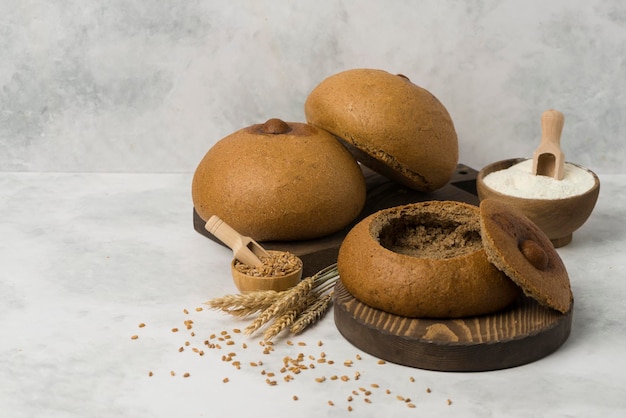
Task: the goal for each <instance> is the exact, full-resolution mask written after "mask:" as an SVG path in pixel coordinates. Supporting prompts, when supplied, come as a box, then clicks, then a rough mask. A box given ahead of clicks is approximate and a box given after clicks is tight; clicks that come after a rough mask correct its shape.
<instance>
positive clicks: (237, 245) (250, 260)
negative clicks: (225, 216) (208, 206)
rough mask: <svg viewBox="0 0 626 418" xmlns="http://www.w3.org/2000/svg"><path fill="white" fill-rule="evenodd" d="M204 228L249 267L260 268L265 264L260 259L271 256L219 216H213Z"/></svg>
mask: <svg viewBox="0 0 626 418" xmlns="http://www.w3.org/2000/svg"><path fill="white" fill-rule="evenodd" d="M204 227H205V228H206V230H207V231H209V232H210V233H211V234H213V235H215V237H216V238H218V239H219V240H220V241H222V242H223V243H224V244H226V245H228V247H230V249H231V250H233V254H234V255H235V258H236V259H237V260H239V261H241V262H242V263H244V264H247V265H248V266H252V267H258V266H260V265H261V264H263V262H262V261H261V260H260V257H269V256H270V255H269V254H268V253H267V251H265V249H264V248H263V247H261V245H259V243H257V242H256V241H255V240H253V239H252V238H250V237H245V236H243V235H241V234H240V233H239V232H237V231H235V230H234V229H233V228H232V227H231V226H230V225H228V224H227V223H226V222H224V221H223V220H222V219H220V218H219V217H218V216H217V215H213V216H211V218H210V219H209V220H208V221H207V223H206V225H204Z"/></svg>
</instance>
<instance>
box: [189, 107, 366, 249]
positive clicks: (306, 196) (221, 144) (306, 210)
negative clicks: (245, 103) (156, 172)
mask: <svg viewBox="0 0 626 418" xmlns="http://www.w3.org/2000/svg"><path fill="white" fill-rule="evenodd" d="M365 192H366V190H365V180H364V178H363V174H362V172H361V170H360V168H359V166H358V163H357V162H356V161H355V159H354V158H353V157H352V155H351V154H350V153H349V152H348V151H347V150H346V149H345V147H343V146H342V145H341V144H340V143H339V142H338V141H337V140H336V139H335V138H334V137H333V136H332V135H331V134H330V133H328V132H326V131H324V130H322V129H318V128H316V127H314V126H311V125H308V124H305V123H286V122H283V121H281V120H279V119H270V120H268V121H267V122H266V123H265V124H258V125H252V126H249V127H247V128H244V129H241V130H239V131H237V132H234V133H233V134H231V135H229V136H227V137H225V138H223V139H221V140H220V141H218V142H217V143H216V144H215V145H214V146H213V147H212V148H211V149H210V150H209V151H208V152H207V153H206V155H205V156H204V158H203V159H202V161H200V164H199V165H198V167H197V169H196V172H195V174H194V177H193V182H192V198H193V204H194V207H195V209H196V212H197V213H198V215H199V216H200V217H201V218H202V219H204V220H205V221H206V220H208V219H209V218H210V217H211V216H212V215H218V216H219V217H220V218H222V219H223V220H224V221H225V222H227V223H228V224H230V225H231V226H232V227H233V228H234V229H235V230H237V231H238V232H239V233H241V234H242V235H246V236H250V237H252V238H254V239H256V240H258V241H269V240H277V241H286V240H305V239H313V238H318V237H322V236H325V235H329V234H331V233H333V232H336V231H338V230H340V229H342V228H344V227H345V226H347V225H348V224H349V223H350V222H352V221H353V220H354V219H355V218H356V217H357V215H358V214H359V213H360V212H361V209H362V208H363V205H364V204H365Z"/></svg>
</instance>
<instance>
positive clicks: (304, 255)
mask: <svg viewBox="0 0 626 418" xmlns="http://www.w3.org/2000/svg"><path fill="white" fill-rule="evenodd" d="M361 169H362V171H363V175H364V176H365V182H366V186H367V197H366V200H365V206H364V208H363V210H362V211H361V213H360V215H359V216H358V217H357V219H355V220H354V221H353V222H352V223H351V224H350V225H348V226H346V227H345V228H344V229H342V230H341V231H339V232H337V233H335V234H332V235H329V236H327V237H323V238H319V239H314V240H307V241H286V242H283V241H280V242H279V241H265V242H262V243H261V244H262V245H263V247H264V248H266V249H268V250H279V251H289V252H291V253H292V254H295V255H297V256H298V257H300V258H301V259H302V262H303V265H304V271H303V275H304V276H305V277H306V276H310V275H312V274H315V272H317V271H320V270H321V269H323V268H324V267H327V266H329V265H330V264H332V263H334V262H336V261H337V254H338V252H339V247H340V246H341V243H342V242H343V239H344V238H345V236H346V234H347V233H348V232H349V231H350V229H352V227H353V226H354V225H355V224H356V223H358V222H359V221H361V220H362V219H363V218H365V217H367V216H368V215H371V214H372V213H374V212H377V211H379V210H381V209H387V208H390V207H394V206H399V205H404V204H407V203H414V202H424V201H427V200H455V201H459V202H466V203H470V204H473V205H478V197H477V192H476V176H477V175H478V172H477V171H476V170H474V169H472V168H470V167H468V166H466V165H463V164H459V165H458V166H457V168H456V170H455V172H454V174H453V176H452V178H451V179H450V182H448V184H446V185H445V186H444V187H442V188H440V189H438V190H435V191H434V192H432V193H421V192H417V191H415V190H411V189H408V188H405V187H403V186H401V185H399V184H398V183H396V182H394V181H391V180H389V179H387V178H385V177H383V176H381V175H380V174H377V173H375V172H374V171H372V170H370V169H368V168H367V167H365V166H362V168H361ZM206 221H207V220H205V219H202V218H201V217H200V216H199V215H198V213H197V212H196V211H195V209H194V211H193V226H194V229H195V230H196V231H197V232H199V233H200V234H202V235H204V236H205V237H207V238H209V239H211V240H213V241H215V242H217V243H219V244H221V245H224V244H223V243H222V242H221V241H220V240H219V239H217V238H216V237H214V236H213V235H211V234H210V233H209V232H208V231H207V230H206V229H205V228H204V225H205V224H206Z"/></svg>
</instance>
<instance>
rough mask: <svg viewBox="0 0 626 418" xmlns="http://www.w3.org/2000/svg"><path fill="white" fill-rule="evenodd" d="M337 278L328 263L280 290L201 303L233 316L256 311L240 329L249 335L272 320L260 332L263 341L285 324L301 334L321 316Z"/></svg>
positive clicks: (279, 330) (335, 272) (334, 265)
mask: <svg viewBox="0 0 626 418" xmlns="http://www.w3.org/2000/svg"><path fill="white" fill-rule="evenodd" d="M338 278H339V274H338V272H337V264H332V265H330V266H328V267H326V268H324V269H322V270H320V271H319V272H317V273H316V274H315V275H313V276H311V277H307V278H305V279H304V280H302V281H301V282H300V283H298V284H297V285H296V286H294V287H292V288H291V289H288V290H285V291H282V292H275V291H273V290H267V291H257V292H250V293H246V294H239V295H227V296H222V297H219V298H214V299H211V300H209V301H207V302H205V304H206V305H208V306H210V307H211V308H213V309H217V310H221V311H223V312H225V313H228V314H231V315H234V316H237V317H247V316H251V315H254V314H257V313H258V315H257V316H256V318H255V319H254V320H253V321H252V322H251V323H250V324H249V325H248V326H247V327H246V328H245V329H244V333H245V334H246V335H251V334H253V333H254V332H256V331H257V330H259V329H261V328H262V327H263V326H265V325H266V324H267V323H268V322H270V321H271V320H272V319H273V322H272V323H271V324H270V325H269V327H267V329H266V330H265V332H264V334H263V338H264V340H266V341H269V340H271V339H272V338H274V337H275V336H277V335H278V334H280V332H281V331H282V330H284V329H286V328H287V327H289V330H290V332H292V333H294V334H298V333H301V332H302V331H303V330H304V329H305V328H306V327H307V326H309V325H311V324H312V323H314V322H316V321H317V320H319V319H320V318H321V317H323V316H324V314H325V313H326V311H327V310H328V308H329V306H330V304H331V302H332V296H333V290H332V289H333V287H334V285H335V283H336V282H337V280H338Z"/></svg>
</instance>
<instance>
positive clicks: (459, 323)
mask: <svg viewBox="0 0 626 418" xmlns="http://www.w3.org/2000/svg"><path fill="white" fill-rule="evenodd" d="M334 316H335V324H336V325H337V329H338V330H339V332H341V334H342V335H343V336H344V337H345V338H346V339H347V340H348V341H349V342H350V343H351V344H353V345H354V346H355V347H357V348H359V349H361V350H363V351H365V352H367V353H369V354H371V355H373V356H375V357H378V358H380V359H383V360H387V361H390V362H393V363H397V364H402V365H405V366H410V367H416V368H420V369H428V370H437V371H447V372H480V371H489V370H499V369H505V368H510V367H516V366H521V365H523V364H527V363H530V362H533V361H536V360H539V359H541V358H543V357H545V356H547V355H548V354H551V353H553V352H554V351H556V350H557V349H558V348H559V347H560V346H561V345H562V344H563V343H564V342H565V341H566V340H567V338H568V337H569V334H570V330H571V326H572V316H573V307H572V309H570V311H569V312H567V313H566V314H561V313H559V312H557V311H554V310H552V309H548V308H544V307H542V306H541V305H539V304H538V303H537V302H536V301H534V300H533V299H530V298H528V297H526V296H521V297H520V298H519V299H518V300H517V301H516V302H514V303H513V304H512V305H511V306H510V307H509V308H507V309H505V310H502V311H500V312H497V313H494V314H490V315H483V316H477V317H471V318H461V319H415V318H405V317H401V316H397V315H393V314H389V313H386V312H383V311H380V310H377V309H375V308H372V307H370V306H368V305H365V304H364V303H362V302H360V301H359V300H357V299H355V298H354V297H353V296H352V295H351V294H350V293H349V292H348V291H347V290H346V289H345V287H344V286H343V285H342V284H341V282H338V283H337V285H336V287H335V299H334Z"/></svg>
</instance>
